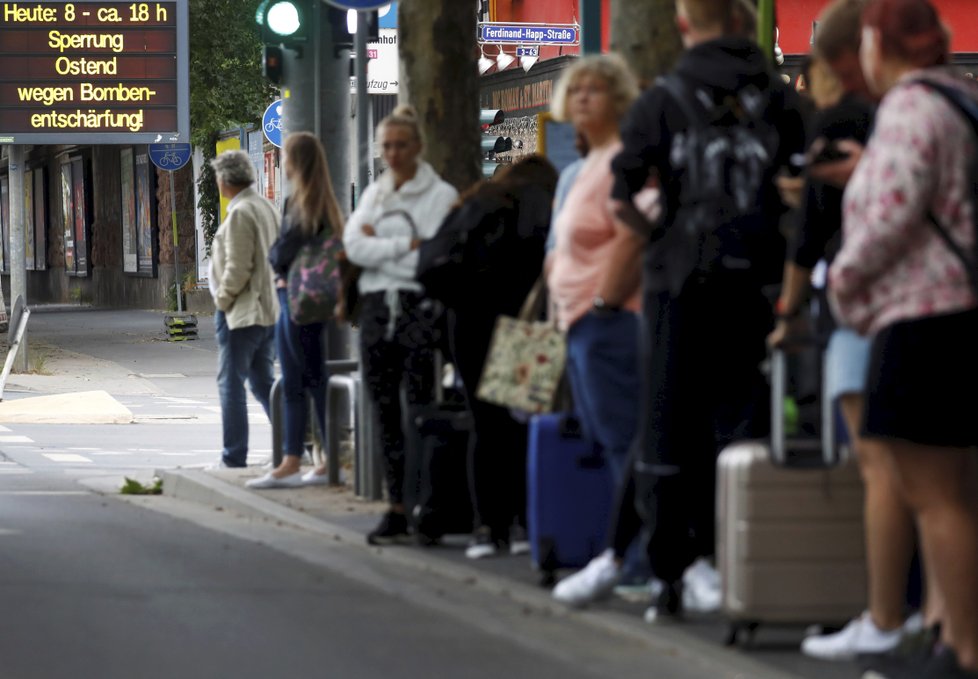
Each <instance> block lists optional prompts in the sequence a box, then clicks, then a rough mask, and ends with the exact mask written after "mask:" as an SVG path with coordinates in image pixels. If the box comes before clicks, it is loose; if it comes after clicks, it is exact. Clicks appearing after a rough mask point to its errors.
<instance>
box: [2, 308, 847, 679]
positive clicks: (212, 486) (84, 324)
mask: <svg viewBox="0 0 978 679" xmlns="http://www.w3.org/2000/svg"><path fill="white" fill-rule="evenodd" d="M38 311H39V313H37V315H36V316H32V318H31V331H32V332H31V334H30V337H31V342H32V343H33V344H32V346H33V347H35V348H38V347H43V350H44V351H47V352H49V355H50V358H48V359H46V361H45V367H46V368H47V370H46V372H48V373H49V374H48V375H35V376H32V375H12V376H11V379H10V380H9V381H8V393H7V394H6V395H5V398H4V403H3V404H0V406H2V405H4V404H6V403H7V401H8V399H9V400H10V403H12V404H15V403H16V401H17V400H20V399H22V398H24V397H26V396H36V395H39V394H59V393H60V394H64V393H70V392H81V391H84V392H90V391H104V392H107V393H108V394H110V395H112V396H119V395H123V394H130V393H161V387H160V386H159V382H160V381H159V380H155V381H154V378H155V377H156V376H158V375H166V374H168V373H173V372H180V373H182V374H183V375H185V376H188V377H193V378H195V379H198V380H199V383H200V385H202V386H201V388H203V385H206V386H207V388H208V389H211V390H213V384H214V379H215V378H214V374H215V371H216V357H215V355H214V352H215V347H214V343H213V322H212V321H211V319H210V318H208V317H203V318H202V319H201V320H202V322H201V325H200V330H201V339H200V340H199V343H198V342H186V343H168V342H165V341H162V337H163V335H162V332H163V331H162V313H154V312H145V311H105V310H87V311H86V310H81V309H78V310H70V311H66V310H48V311H45V310H38ZM35 322H36V323H35ZM163 382H165V380H163ZM15 388H16V389H17V390H18V391H16V392H13V391H11V390H13V389H15ZM262 473H264V470H262V469H258V468H248V469H242V470H233V469H232V470H214V471H203V470H199V469H179V468H177V469H165V470H160V472H159V475H160V476H161V477H162V478H163V482H164V494H165V495H167V496H169V497H171V498H174V499H177V500H180V501H185V502H194V503H197V504H200V505H203V506H206V507H214V508H221V509H222V510H223V511H228V512H232V513H234V514H238V515H242V516H246V517H251V518H257V519H264V520H267V521H272V522H280V523H281V524H284V525H289V526H294V527H297V528H299V529H302V530H304V531H307V532H308V533H310V534H312V535H315V536H319V537H320V538H321V539H323V540H330V541H342V542H344V543H347V544H350V545H355V546H359V547H361V548H362V549H363V550H364V558H365V559H370V558H378V559H387V560H392V561H393V562H396V563H398V564H399V565H403V566H404V567H407V568H414V569H419V570H421V571H424V572H428V573H431V574H435V575H436V576H438V577H439V578H440V579H442V580H444V582H445V583H446V587H448V586H450V587H474V588H479V589H480V590H482V591H483V592H488V593H491V594H493V595H496V596H499V597H502V598H505V599H509V600H512V601H513V602H515V604H516V605H519V606H522V607H523V608H525V609H526V610H527V611H530V612H533V613H536V614H540V615H545V616H559V617H561V618H566V619H567V620H568V621H572V622H576V623H577V624H581V625H586V626H591V627H593V628H595V629H601V630H603V631H606V632H612V633H614V634H617V635H621V636H623V637H625V638H640V639H642V640H643V642H644V643H646V644H650V645H652V646H653V647H655V648H656V649H658V650H659V651H660V652H662V653H667V654H670V655H673V656H676V657H680V658H688V659H689V660H690V662H695V663H700V664H704V663H705V665H707V666H712V667H714V668H716V669H717V670H718V673H719V670H720V668H722V669H723V670H724V675H729V673H730V672H731V671H733V672H735V673H736V675H737V676H742V677H744V678H745V679H799V678H804V679H809V678H810V679H816V678H817V679H835V678H836V677H838V678H842V677H846V678H849V677H856V676H859V675H858V672H857V670H856V667H855V665H854V664H847V663H841V664H840V663H824V662H818V661H813V660H809V659H807V658H804V657H803V656H802V655H801V654H800V653H799V652H798V644H799V642H800V640H801V638H802V636H803V633H804V630H802V629H797V628H795V629H789V628H762V629H761V630H759V632H758V634H757V637H756V639H755V642H754V644H753V646H752V647H751V648H749V649H742V648H737V649H730V648H726V647H724V646H723V641H724V639H725V635H726V625H725V623H724V621H723V620H722V618H721V617H720V616H695V615H693V616H690V617H689V619H688V620H687V621H686V622H685V623H684V624H682V625H676V626H650V625H648V624H646V623H645V622H644V621H643V619H642V614H643V612H644V610H645V607H646V605H647V604H645V603H639V602H634V603H629V602H626V601H624V600H621V599H618V598H614V599H612V600H610V601H607V602H603V603H601V604H599V605H596V606H594V607H592V608H590V609H588V610H585V611H571V610H569V609H567V608H566V607H564V606H562V605H560V604H557V603H556V602H554V601H553V600H552V599H551V597H550V594H549V591H548V590H546V589H545V588H543V587H541V586H540V585H539V574H538V573H536V572H535V571H534V570H533V569H532V568H531V566H530V561H529V558H528V557H527V556H520V557H511V556H504V557H498V558H494V559H486V560H480V561H471V560H468V559H466V558H465V556H464V545H465V539H466V537H465V536H458V537H457V538H452V539H451V541H450V542H448V544H446V545H445V546H440V547H433V548H421V547H418V546H406V547H388V548H377V547H370V546H368V545H366V541H365V536H366V534H367V532H368V531H369V530H370V529H372V528H373V527H374V525H375V524H376V522H377V520H378V517H379V515H380V514H381V513H382V512H383V511H384V508H385V506H384V505H383V504H382V503H373V502H366V501H363V500H361V499H358V498H356V497H354V495H353V492H352V489H351V488H349V487H346V486H344V487H337V488H329V487H322V486H320V487H313V488H298V489H276V490H266V491H252V490H248V489H245V488H244V483H245V481H247V480H248V479H249V478H253V477H256V476H259V475H261V474H262ZM347 476H348V477H351V476H352V474H349V473H348V474H347ZM650 669H652V668H651V667H650ZM707 676H709V675H707ZM664 679H668V678H664Z"/></svg>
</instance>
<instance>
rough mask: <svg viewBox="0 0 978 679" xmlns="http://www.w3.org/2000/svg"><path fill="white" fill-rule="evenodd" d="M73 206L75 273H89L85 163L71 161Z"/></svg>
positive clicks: (78, 160)
mask: <svg viewBox="0 0 978 679" xmlns="http://www.w3.org/2000/svg"><path fill="white" fill-rule="evenodd" d="M71 188H72V201H71V202H72V208H73V209H74V217H75V220H74V224H75V274H76V275H78V276H87V275H88V221H87V219H86V214H85V164H84V161H82V159H81V158H78V159H76V160H73V161H71Z"/></svg>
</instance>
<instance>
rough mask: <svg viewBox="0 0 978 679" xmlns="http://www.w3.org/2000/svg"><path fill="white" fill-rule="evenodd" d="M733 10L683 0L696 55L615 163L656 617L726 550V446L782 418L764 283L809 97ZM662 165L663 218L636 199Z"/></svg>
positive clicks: (776, 271)
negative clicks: (636, 273) (700, 561)
mask: <svg viewBox="0 0 978 679" xmlns="http://www.w3.org/2000/svg"><path fill="white" fill-rule="evenodd" d="M733 5H734V3H733V2H732V1H730V0H679V1H678V2H677V24H678V26H679V29H680V33H681V34H682V36H683V42H684V44H685V45H686V47H687V51H686V52H685V54H684V55H683V57H682V58H681V59H680V61H679V63H678V65H677V67H676V69H675V71H674V73H673V74H672V75H670V76H668V77H667V79H666V80H665V81H664V82H662V81H660V82H658V83H657V84H656V85H654V86H653V87H652V88H650V89H648V90H647V91H646V92H644V93H643V94H642V96H641V97H640V98H639V100H638V101H637V103H636V104H635V106H634V107H633V108H632V110H631V112H630V113H629V114H628V116H627V117H626V119H625V123H624V125H623V127H622V141H623V146H624V148H623V150H622V152H621V153H620V154H619V155H618V156H617V157H616V158H615V160H614V162H613V168H614V172H615V175H616V181H615V185H614V188H613V190H612V200H613V204H614V206H615V211H616V214H617V216H618V217H619V218H620V219H621V220H622V221H624V222H626V223H627V224H628V225H629V226H631V227H632V229H633V230H634V233H633V234H632V239H631V242H630V243H623V244H622V246H621V247H619V248H618V249H617V250H616V251H615V252H614V253H612V258H613V264H612V266H611V269H612V270H621V271H628V270H629V266H630V265H631V264H632V262H634V261H635V259H636V258H638V257H640V256H641V255H642V253H644V255H645V267H644V273H643V283H642V287H643V310H642V311H643V327H642V340H641V347H642V354H643V355H642V360H643V370H642V378H643V385H642V387H643V394H642V412H644V413H646V418H645V420H644V421H643V422H642V423H641V424H640V427H639V432H638V435H637V436H636V440H635V444H634V445H633V449H632V456H633V462H634V465H633V468H632V473H633V474H634V482H635V484H636V504H637V506H638V510H639V513H640V515H641V516H642V518H643V520H644V522H645V524H646V526H647V528H648V530H649V531H650V537H651V539H650V541H649V550H648V551H649V557H650V562H651V565H652V569H653V572H654V573H655V575H656V576H657V577H658V578H659V579H660V580H662V581H663V583H664V587H663V590H662V593H661V594H660V595H659V597H658V599H657V601H656V603H655V605H654V606H653V607H652V608H651V609H650V610H649V613H648V614H647V619H650V620H651V619H656V618H658V617H661V616H663V615H665V616H670V617H674V616H679V615H680V614H681V613H682V581H681V578H682V575H683V571H684V570H685V569H686V568H687V567H688V566H689V565H690V564H691V563H692V562H693V561H694V560H695V559H696V558H697V557H699V556H709V555H711V554H712V553H713V549H714V530H715V529H714V522H715V498H714V487H715V477H716V456H717V454H718V452H719V451H720V450H721V449H722V448H723V447H724V446H726V445H727V444H728V443H730V442H731V441H733V440H736V439H740V438H756V437H760V436H763V435H765V434H766V433H767V431H768V429H769V426H770V422H769V419H770V418H769V408H768V405H769V404H768V386H767V382H766V379H765V377H764V375H763V374H762V372H761V369H760V364H761V363H762V361H763V360H764V358H765V354H766V348H765V338H766V336H767V334H768V332H769V331H770V328H771V324H772V321H773V319H772V314H771V308H770V304H769V302H768V301H767V299H766V297H765V296H764V294H763V290H764V288H765V286H767V285H770V284H774V283H777V281H778V279H779V278H780V273H781V267H782V264H783V261H784V247H785V245H784V240H783V238H782V237H781V235H780V232H779V230H778V222H779V219H780V215H781V214H782V213H783V212H784V206H783V204H782V203H781V199H780V197H779V195H778V193H777V190H776V188H775V186H774V177H775V175H776V173H777V171H778V170H779V169H780V168H781V167H783V166H785V165H787V163H788V159H789V157H790V156H791V155H792V154H794V153H799V152H801V151H802V150H803V149H804V143H805V135H804V121H803V115H802V113H801V109H800V105H799V101H798V95H797V94H796V93H795V92H794V91H793V90H791V89H790V88H788V87H786V86H785V85H784V84H783V82H782V81H781V80H780V78H779V77H778V76H777V75H776V74H775V73H774V72H773V71H772V70H771V68H770V65H769V62H768V60H767V58H766V56H765V55H764V54H762V53H761V51H760V50H759V49H758V47H757V45H756V44H755V43H753V42H751V41H750V40H747V39H745V38H742V37H737V35H738V33H739V31H738V26H737V25H736V22H735V20H734V12H733ZM743 121H747V122H743ZM748 123H749V124H748ZM711 135H712V136H711ZM720 135H727V136H726V137H723V138H721V136H720ZM714 138H715V139H720V140H721V141H722V140H723V139H726V142H724V143H725V144H726V146H725V147H724V148H725V149H726V152H727V153H728V157H727V158H726V162H720V161H718V162H713V163H707V162H704V163H702V164H700V167H702V168H704V172H705V173H706V174H700V175H696V174H695V170H696V168H695V167H694V166H695V165H697V160H704V159H705V156H702V155H700V156H697V154H701V153H704V152H705V150H706V149H707V148H708V147H707V146H705V145H702V144H701V140H703V139H714ZM717 168H719V171H718V172H716V173H711V170H714V169H717ZM650 175H652V176H654V177H656V178H657V179H658V181H659V184H660V186H661V191H662V200H663V216H662V218H661V219H660V220H659V221H658V222H657V223H655V224H651V223H649V222H648V221H647V220H646V219H645V218H644V217H643V216H642V213H641V212H639V210H638V209H637V208H636V207H635V205H634V203H633V197H634V196H635V195H636V194H638V193H639V192H640V191H641V190H642V189H643V187H645V185H646V183H647V182H648V180H649V178H650ZM627 282H628V281H627V280H625V279H624V278H621V279H619V280H614V279H612V280H609V281H606V283H605V287H606V289H605V290H603V291H602V293H601V296H602V297H603V298H604V299H606V300H610V301H611V303H619V302H620V301H621V299H622V298H623V296H624V295H625V294H627Z"/></svg>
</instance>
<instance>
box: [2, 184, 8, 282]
mask: <svg viewBox="0 0 978 679" xmlns="http://www.w3.org/2000/svg"><path fill="white" fill-rule="evenodd" d="M9 199H10V184H9V183H8V180H7V178H6V177H0V238H3V247H2V248H0V271H3V272H4V273H7V271H8V270H9V267H10V264H9V262H10V254H9V252H10V240H9V239H8V238H7V235H8V234H9V233H10V226H9V225H10V200H9Z"/></svg>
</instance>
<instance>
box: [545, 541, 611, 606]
mask: <svg viewBox="0 0 978 679" xmlns="http://www.w3.org/2000/svg"><path fill="white" fill-rule="evenodd" d="M620 575H621V567H620V566H618V564H616V563H615V553H614V551H613V550H610V549H608V550H605V551H604V552H602V553H601V554H599V555H598V556H596V557H594V558H593V559H591V562H590V563H589V564H588V565H587V566H585V567H584V568H583V569H581V570H579V571H578V572H577V573H574V575H571V576H570V577H567V578H564V579H563V580H561V581H560V582H558V583H557V586H556V587H554V591H553V597H554V599H556V600H557V601H559V602H561V603H564V604H567V605H568V606H573V607H575V608H576V607H579V606H584V605H586V604H589V603H591V602H592V601H597V600H598V599H603V598H604V597H606V596H608V595H609V594H611V592H612V591H613V590H614V588H615V585H617V584H618V578H619V577H620Z"/></svg>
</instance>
